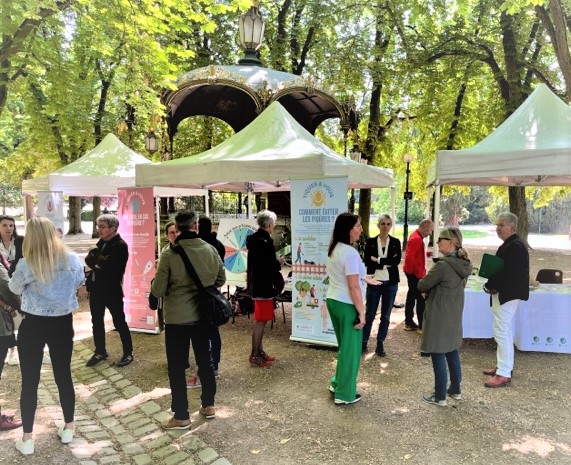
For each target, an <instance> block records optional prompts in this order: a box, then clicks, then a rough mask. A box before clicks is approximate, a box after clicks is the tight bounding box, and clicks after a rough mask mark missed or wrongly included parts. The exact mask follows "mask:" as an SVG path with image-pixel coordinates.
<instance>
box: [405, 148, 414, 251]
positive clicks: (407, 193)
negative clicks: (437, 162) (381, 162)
mask: <svg viewBox="0 0 571 465" xmlns="http://www.w3.org/2000/svg"><path fill="white" fill-rule="evenodd" d="M403 160H404V162H405V163H406V185H405V190H404V196H403V197H404V228H403V235H402V250H403V251H405V250H406V244H407V242H408V201H409V200H412V192H410V191H409V190H408V181H409V176H410V163H411V162H412V160H413V156H412V155H411V154H410V153H407V154H405V156H404V157H403Z"/></svg>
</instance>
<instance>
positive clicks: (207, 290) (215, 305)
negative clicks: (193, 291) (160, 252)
mask: <svg viewBox="0 0 571 465" xmlns="http://www.w3.org/2000/svg"><path fill="white" fill-rule="evenodd" d="M171 249H172V250H173V251H174V252H175V253H177V254H178V255H180V258H182V261H183V262H184V266H185V267H186V271H187V272H188V274H189V275H190V277H191V278H192V280H193V281H194V284H196V287H197V288H198V311H199V313H200V319H201V320H202V321H204V322H205V323H207V324H208V325H210V326H221V325H223V324H226V323H228V321H229V320H230V317H231V316H232V307H231V305H230V302H228V299H226V297H224V295H222V293H221V292H220V290H219V289H218V288H217V287H216V286H206V287H204V286H203V285H202V281H200V278H199V277H198V274H197V273H196V270H195V269H194V266H192V263H191V262H190V259H189V258H188V255H187V254H186V252H185V251H184V249H183V248H182V246H181V245H175V246H172V245H171Z"/></svg>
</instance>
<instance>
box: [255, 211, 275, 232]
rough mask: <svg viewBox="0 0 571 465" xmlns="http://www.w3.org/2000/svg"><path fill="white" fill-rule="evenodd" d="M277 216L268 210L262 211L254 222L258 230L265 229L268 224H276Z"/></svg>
mask: <svg viewBox="0 0 571 465" xmlns="http://www.w3.org/2000/svg"><path fill="white" fill-rule="evenodd" d="M277 220H278V216H277V215H276V214H275V213H274V212H272V211H270V210H262V211H260V212H258V214H257V215H256V222H257V223H258V226H259V227H260V228H264V229H265V228H267V227H268V226H269V225H270V224H276V221H277Z"/></svg>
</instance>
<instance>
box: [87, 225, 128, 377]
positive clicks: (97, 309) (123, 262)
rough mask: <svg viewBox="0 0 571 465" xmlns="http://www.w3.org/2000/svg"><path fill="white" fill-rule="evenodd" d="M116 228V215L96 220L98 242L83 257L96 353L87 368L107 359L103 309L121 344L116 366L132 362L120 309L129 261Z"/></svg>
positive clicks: (126, 327) (126, 249)
mask: <svg viewBox="0 0 571 465" xmlns="http://www.w3.org/2000/svg"><path fill="white" fill-rule="evenodd" d="M118 228H119V220H118V219H117V217H116V216H115V215H112V214H104V215H101V216H99V217H98V218H97V229H98V231H99V242H97V246H96V248H95V249H92V250H90V251H89V253H88V254H87V257H85V263H86V264H87V266H88V267H89V268H90V269H91V271H90V272H89V274H88V276H87V279H86V283H85V285H86V287H87V290H88V292H89V307H90V309H91V323H92V325H93V343H94V344H95V353H94V354H93V356H92V357H91V358H90V359H89V360H88V362H87V364H86V366H88V367H92V366H95V365H97V364H98V363H100V362H102V361H103V360H106V359H107V358H108V357H109V355H108V354H107V350H106V348H105V324H104V317H105V308H108V309H109V312H110V313H111V317H112V318H113V325H114V326H115V329H116V330H117V331H118V332H119V337H120V338H121V343H122V344H123V356H122V357H121V359H120V360H119V361H118V362H117V363H116V366H118V367H124V366H127V365H129V364H130V363H131V362H132V361H133V343H132V340H131V332H130V331H129V326H128V325H127V322H126V321H125V311H124V309H123V275H124V274H125V267H126V266H127V260H128V259H129V248H128V246H127V243H126V242H125V241H124V240H123V239H121V236H120V235H119V233H118V232H117V229H118Z"/></svg>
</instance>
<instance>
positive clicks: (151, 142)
mask: <svg viewBox="0 0 571 465" xmlns="http://www.w3.org/2000/svg"><path fill="white" fill-rule="evenodd" d="M145 149H146V150H147V151H148V152H149V153H151V154H152V153H155V152H156V151H157V150H158V149H159V142H158V139H157V136H156V135H155V132H154V131H149V133H148V134H147V135H146V136H145Z"/></svg>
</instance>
